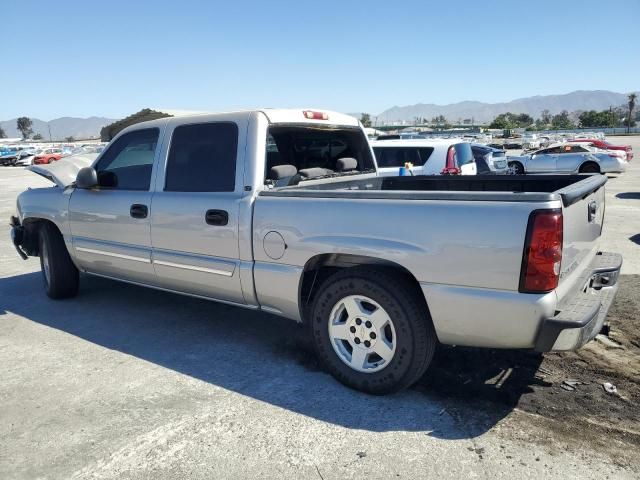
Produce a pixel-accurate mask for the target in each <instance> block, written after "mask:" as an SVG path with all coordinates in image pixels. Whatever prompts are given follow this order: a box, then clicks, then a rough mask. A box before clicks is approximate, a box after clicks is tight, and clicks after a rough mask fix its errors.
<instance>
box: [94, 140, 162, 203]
mask: <svg viewBox="0 0 640 480" xmlns="http://www.w3.org/2000/svg"><path fill="white" fill-rule="evenodd" d="M159 134H160V131H159V130H158V129H157V128H147V129H144V130H136V131H134V132H130V133H126V134H124V135H122V136H121V137H120V138H118V139H117V140H116V141H115V142H114V143H113V145H111V146H110V147H109V149H108V150H107V151H106V152H105V153H104V155H103V156H102V158H100V161H99V162H98V164H97V165H96V171H97V172H98V182H99V184H100V186H101V187H105V188H113V189H116V190H149V185H150V183H151V169H152V168H153V157H154V155H155V151H156V145H157V144H158V135H159Z"/></svg>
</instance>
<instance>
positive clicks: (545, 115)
mask: <svg viewBox="0 0 640 480" xmlns="http://www.w3.org/2000/svg"><path fill="white" fill-rule="evenodd" d="M540 120H542V123H543V124H544V125H549V124H550V123H551V113H550V112H549V110H547V109H546V108H545V109H544V110H542V112H540Z"/></svg>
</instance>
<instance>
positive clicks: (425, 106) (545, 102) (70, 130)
mask: <svg viewBox="0 0 640 480" xmlns="http://www.w3.org/2000/svg"><path fill="white" fill-rule="evenodd" d="M626 103H627V94H626V93H616V92H611V91H608V90H578V91H575V92H571V93H567V94H563V95H537V96H534V97H526V98H518V99H516V100H512V101H510V102H503V103H483V102H476V101H464V102H458V103H451V104H448V105H437V104H434V103H417V104H415V105H406V106H403V107H399V106H395V107H392V108H389V109H387V110H385V111H384V112H382V113H380V114H378V115H372V121H373V122H375V123H377V124H378V125H380V124H384V123H392V122H401V121H405V122H413V121H414V119H415V118H416V117H420V118H426V119H427V120H431V119H432V118H433V117H437V116H439V115H443V116H444V117H445V118H446V119H447V120H448V121H449V122H452V123H456V122H458V121H462V120H464V119H473V121H474V122H475V123H485V122H490V121H491V120H493V119H494V118H495V117H496V116H497V115H499V114H501V113H506V112H512V113H526V114H529V115H531V116H532V117H533V118H539V117H540V112H542V111H543V110H549V113H551V114H552V115H553V114H556V113H560V112H561V111H562V110H567V111H569V112H574V111H580V110H605V109H608V108H609V107H618V106H620V105H626ZM351 115H354V116H356V117H358V118H359V117H360V114H359V113H357V114H356V113H352V114H351ZM31 120H32V121H33V126H32V128H33V131H34V133H39V134H40V135H42V136H43V138H44V139H46V140H48V139H49V128H50V129H51V138H52V139H54V140H62V139H64V138H66V137H74V138H76V139H87V138H95V137H99V135H100V129H101V128H102V127H104V126H105V125H108V124H110V123H113V122H114V121H115V120H114V119H111V118H105V117H89V118H75V117H61V118H56V119H55V120H51V121H49V122H44V121H42V120H39V119H37V118H32V119H31ZM0 127H2V129H3V130H4V132H5V134H6V135H7V137H9V138H14V137H20V132H19V131H18V129H17V127H16V119H15V118H13V119H11V120H6V121H0Z"/></svg>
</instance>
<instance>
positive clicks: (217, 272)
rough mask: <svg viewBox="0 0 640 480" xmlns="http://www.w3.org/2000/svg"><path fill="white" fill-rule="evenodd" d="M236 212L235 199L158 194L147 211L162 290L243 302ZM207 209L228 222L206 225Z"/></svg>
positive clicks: (171, 193) (218, 196)
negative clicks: (223, 215) (222, 213)
mask: <svg viewBox="0 0 640 480" xmlns="http://www.w3.org/2000/svg"><path fill="white" fill-rule="evenodd" d="M231 195H233V194H231ZM238 208H239V198H228V194H219V193H189V192H156V194H155V195H154V197H153V208H152V213H151V222H152V224H153V227H152V236H153V261H154V264H155V269H156V272H157V274H158V279H159V281H160V282H161V284H162V286H164V287H166V288H170V289H172V290H180V291H186V292H189V293H194V294H197V295H204V296H209V297H213V298H218V299H220V300H228V301H234V302H240V303H244V298H243V296H242V291H241V288H240V273H239V263H240V260H239V252H238ZM208 210H223V211H226V212H227V213H228V221H227V224H226V225H209V224H208V223H207V219H206V216H207V215H206V213H207V211H208ZM168 264H170V265H168Z"/></svg>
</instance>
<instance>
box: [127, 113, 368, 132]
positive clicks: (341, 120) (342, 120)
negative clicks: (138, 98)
mask: <svg viewBox="0 0 640 480" xmlns="http://www.w3.org/2000/svg"><path fill="white" fill-rule="evenodd" d="M257 112H259V113H262V114H264V115H265V116H266V117H267V119H268V120H269V123H272V124H310V125H342V126H348V127H359V126H360V122H359V121H358V119H356V118H354V117H352V116H350V115H345V114H344V113H339V112H334V111H331V110H322V109H313V108H260V109H255V110H238V111H232V112H215V113H214V112H209V113H194V114H188V115H184V114H181V115H178V116H175V117H165V118H160V119H157V120H150V121H147V122H141V123H136V124H135V128H140V126H141V125H144V126H145V127H149V126H153V125H162V124H164V123H166V122H167V121H168V120H172V119H179V121H180V122H184V123H190V122H193V121H196V122H197V121H215V120H225V119H226V117H228V116H230V115H235V116H237V115H238V114H246V115H250V114H252V113H257ZM129 129H130V127H128V128H127V129H126V130H129Z"/></svg>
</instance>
